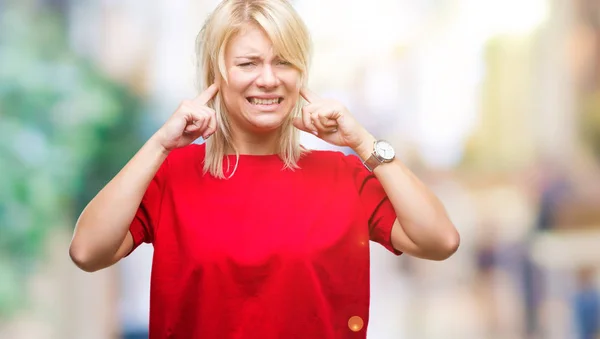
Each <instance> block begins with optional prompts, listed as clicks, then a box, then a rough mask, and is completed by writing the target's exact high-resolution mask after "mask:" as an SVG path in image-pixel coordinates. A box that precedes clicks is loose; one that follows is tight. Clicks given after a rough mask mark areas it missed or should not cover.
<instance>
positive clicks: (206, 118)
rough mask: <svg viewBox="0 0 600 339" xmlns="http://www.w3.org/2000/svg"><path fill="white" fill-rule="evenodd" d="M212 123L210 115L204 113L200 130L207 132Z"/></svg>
mask: <svg viewBox="0 0 600 339" xmlns="http://www.w3.org/2000/svg"><path fill="white" fill-rule="evenodd" d="M209 121H210V114H208V112H202V120H201V121H200V130H201V131H205V130H206V127H208V122H209Z"/></svg>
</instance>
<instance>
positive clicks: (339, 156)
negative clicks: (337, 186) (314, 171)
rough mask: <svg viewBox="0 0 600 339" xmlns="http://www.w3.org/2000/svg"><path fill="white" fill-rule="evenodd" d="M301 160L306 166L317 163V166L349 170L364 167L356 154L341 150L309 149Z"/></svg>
mask: <svg viewBox="0 0 600 339" xmlns="http://www.w3.org/2000/svg"><path fill="white" fill-rule="evenodd" d="M302 160H303V162H304V163H305V164H306V165H307V166H311V165H318V166H319V167H321V166H327V167H336V168H341V169H349V170H356V169H360V168H363V167H364V166H363V164H362V161H361V160H360V158H359V157H358V156H356V155H355V154H352V153H350V154H346V153H343V152H341V151H331V150H310V151H309V152H308V153H306V154H305V155H304V157H303V159H302Z"/></svg>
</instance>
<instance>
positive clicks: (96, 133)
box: [0, 5, 142, 318]
mask: <svg viewBox="0 0 600 339" xmlns="http://www.w3.org/2000/svg"><path fill="white" fill-rule="evenodd" d="M66 36H67V31H66V30H65V25H64V24H63V18H62V17H61V15H60V14H59V13H54V12H48V11H46V12H44V11H41V10H40V9H39V8H37V9H36V10H35V11H33V10H30V9H27V8H26V7H24V6H17V5H12V6H10V7H9V8H6V7H5V8H2V11H0V65H2V66H1V67H0V174H1V175H0V318H2V317H3V316H8V315H10V314H11V313H12V312H14V311H15V310H16V309H17V307H18V305H21V304H23V302H26V299H25V296H26V293H25V287H24V285H25V282H26V280H27V276H28V273H29V272H30V271H31V270H32V268H33V267H34V265H35V264H36V263H39V262H41V259H43V258H41V255H42V254H43V248H42V246H43V242H44V239H46V237H47V235H48V234H49V232H51V231H52V229H53V228H56V227H67V228H72V227H73V224H74V220H75V218H76V216H77V215H78V214H79V212H80V211H81V209H82V208H83V206H84V205H85V204H86V203H87V201H89V200H90V199H91V197H92V196H93V195H94V194H95V193H96V192H97V191H98V190H99V189H100V188H101V187H102V186H103V185H104V184H105V183H106V181H108V180H109V179H110V177H112V176H113V175H114V174H115V173H116V172H117V171H118V169H119V168H120V167H122V166H123V165H124V163H125V162H126V161H127V159H128V158H129V157H130V156H131V155H132V154H133V153H134V152H135V150H136V149H137V148H138V147H139V145H141V140H140V137H139V135H138V134H137V131H136V130H135V129H134V128H135V127H136V126H139V125H140V124H139V123H138V121H137V119H138V118H139V117H140V115H141V111H142V110H141V107H142V106H141V102H140V101H139V100H138V98H137V97H136V96H135V95H133V94H131V93H129V92H128V91H127V90H126V89H125V88H124V87H123V86H121V85H119V84H116V83H114V82H112V81H111V80H109V79H108V78H107V77H105V76H103V74H101V72H99V71H98V70H97V69H95V68H94V66H93V65H92V64H90V63H89V62H87V61H86V60H84V59H82V58H80V57H78V56H77V55H75V54H74V53H73V52H72V51H70V50H69V48H68V45H67V43H66V40H65V37H66ZM65 255H67V249H65Z"/></svg>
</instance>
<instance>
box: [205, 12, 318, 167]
mask: <svg viewBox="0 0 600 339" xmlns="http://www.w3.org/2000/svg"><path fill="white" fill-rule="evenodd" d="M248 24H254V25H257V26H258V27H260V28H262V29H263V30H264V32H265V33H266V34H267V36H268V37H269V39H270V40H271V41H272V43H273V48H274V49H275V51H277V53H278V54H279V55H280V56H281V57H282V58H283V59H285V60H286V61H288V62H290V63H291V64H292V66H294V67H295V68H297V69H298V70H299V71H300V74H301V77H300V81H301V82H302V83H303V84H304V83H306V78H307V74H308V69H309V64H310V55H311V44H310V37H309V33H308V29H307V28H306V26H305V24H304V22H303V21H302V19H301V18H300V16H299V15H298V13H297V12H296V10H295V9H294V8H293V7H292V5H291V4H290V3H289V2H288V1H286V0H224V1H223V2H221V3H220V4H219V5H218V7H217V8H216V9H215V10H214V11H213V12H212V14H211V15H210V16H209V17H208V19H207V20H206V22H205V23H204V26H203V27H202V29H201V30H200V33H199V34H198V37H197V39H196V57H197V59H198V63H197V72H198V74H197V79H198V80H199V82H200V84H199V85H200V86H199V87H200V89H201V90H203V89H205V88H207V87H208V86H210V85H211V84H212V83H213V82H214V81H215V78H216V74H217V73H216V72H217V71H218V72H219V74H220V76H221V79H223V81H225V82H227V81H228V80H227V70H226V67H225V50H226V48H227V44H228V43H229V41H231V39H232V38H233V37H234V36H235V35H236V34H237V33H239V32H240V30H242V29H243V28H244V27H245V26H246V25H248ZM211 106H212V108H213V109H214V110H215V111H216V116H217V130H216V132H215V133H214V134H213V135H212V136H211V137H210V138H209V139H208V140H207V141H206V157H205V160H204V172H205V173H207V172H210V174H211V175H213V176H214V177H217V178H221V179H225V178H226V176H225V172H224V170H223V159H224V158H225V156H226V152H227V150H228V149H232V150H234V151H235V154H236V163H235V166H234V168H233V170H232V171H231V172H230V173H231V174H230V175H229V176H228V177H231V175H233V173H234V172H235V169H236V168H237V164H238V162H239V152H238V150H237V149H236V147H235V145H234V144H233V140H232V136H231V127H230V123H229V120H228V117H227V108H226V107H225V104H224V101H223V98H222V96H221V95H220V93H217V95H216V96H215V98H214V99H213V101H212V103H211ZM301 109H302V107H301V100H298V102H297V103H296V105H295V106H294V108H293V110H292V112H290V114H289V115H288V117H287V119H286V121H285V122H284V123H283V125H282V128H281V136H280V138H281V139H280V143H279V145H280V148H279V150H278V155H279V157H280V158H281V159H282V160H283V162H284V168H288V169H292V170H293V169H296V168H298V160H299V159H300V157H301V155H302V154H303V153H304V152H305V150H304V149H303V148H301V147H300V133H299V131H298V130H297V129H296V128H295V127H294V125H293V124H292V121H293V118H294V117H295V116H297V115H299V114H300V111H301ZM227 160H228V164H227V171H228V172H229V168H230V167H231V166H230V165H231V164H230V163H229V158H227Z"/></svg>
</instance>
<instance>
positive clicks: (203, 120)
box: [69, 84, 219, 272]
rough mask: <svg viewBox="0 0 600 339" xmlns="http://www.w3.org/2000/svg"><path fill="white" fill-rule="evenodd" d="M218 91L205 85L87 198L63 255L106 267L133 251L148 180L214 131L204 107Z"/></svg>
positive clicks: (88, 267) (211, 114)
mask: <svg viewBox="0 0 600 339" xmlns="http://www.w3.org/2000/svg"><path fill="white" fill-rule="evenodd" d="M218 89H219V86H218V84H213V85H211V86H209V87H208V88H207V89H206V90H205V91H204V92H202V93H201V94H200V95H199V96H198V97H196V98H195V99H194V100H191V101H188V100H186V101H184V102H183V103H182V104H181V105H180V106H179V108H178V109H177V110H176V111H175V113H173V115H172V116H171V117H170V118H169V119H168V120H167V122H165V124H164V125H163V126H162V127H161V128H160V129H159V130H158V131H157V132H156V133H155V134H154V136H152V138H150V140H148V141H147V142H146V144H145V145H144V146H143V147H142V148H141V149H140V150H139V151H138V153H137V154H136V155H135V156H134V157H133V158H132V159H131V160H130V161H129V162H128V163H127V165H125V167H124V168H123V169H122V170H121V171H120V172H119V173H118V174H117V175H116V176H115V177H114V178H113V179H112V180H111V181H110V182H109V183H108V184H107V185H106V186H105V187H104V188H103V189H102V190H101V191H100V192H99V193H98V194H97V195H96V197H94V199H92V201H91V202H90V203H89V204H88V205H87V206H86V208H85V209H84V210H83V212H82V213H81V216H80V217H79V220H78V221H77V225H76V226H75V231H74V234H73V239H72V241H71V246H70V248H69V254H70V256H71V259H72V260H73V262H74V263H75V264H76V265H77V266H78V267H79V268H81V269H82V270H84V271H88V272H93V271H97V270H100V269H102V268H105V267H108V266H111V265H113V264H115V263H116V262H117V261H119V260H121V258H123V257H124V256H125V255H127V254H128V253H129V252H131V250H132V249H133V245H134V242H133V237H132V235H131V233H130V232H129V227H130V225H131V222H132V221H133V218H134V217H135V214H136V212H137V210H138V208H139V207H140V203H141V201H142V198H143V197H144V194H145V193H146V190H147V189H148V186H149V185H150V182H151V181H152V179H153V178H154V176H155V175H156V173H157V171H158V170H159V168H160V166H161V165H162V163H163V162H164V161H165V159H166V158H167V155H168V154H169V152H170V151H171V150H173V149H176V148H179V147H183V146H186V145H189V144H190V143H192V142H193V141H194V140H196V139H197V138H199V137H200V136H203V137H204V138H207V137H209V136H210V135H211V134H212V133H214V132H215V130H216V117H215V111H214V110H212V109H211V108H209V107H208V106H206V104H207V103H208V102H209V100H210V99H212V98H213V97H214V95H215V94H216V93H217V91H218Z"/></svg>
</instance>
